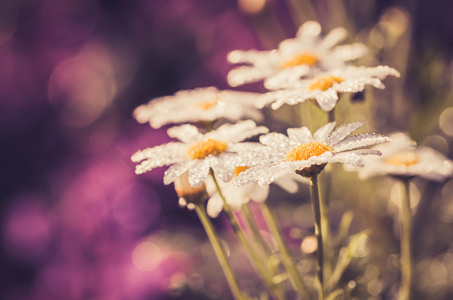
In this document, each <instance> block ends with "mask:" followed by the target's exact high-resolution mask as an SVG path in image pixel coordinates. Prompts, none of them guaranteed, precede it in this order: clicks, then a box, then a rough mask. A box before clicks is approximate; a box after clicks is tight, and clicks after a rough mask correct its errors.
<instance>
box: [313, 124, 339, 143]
mask: <svg viewBox="0 0 453 300" xmlns="http://www.w3.org/2000/svg"><path fill="white" fill-rule="evenodd" d="M336 124H337V123H336V122H330V123H328V124H326V125H324V126H322V127H321V128H319V129H318V130H316V132H315V133H314V134H313V138H314V139H315V141H318V142H322V141H325V140H326V139H327V137H328V136H329V134H330V133H331V132H332V130H333V129H334V128H335V126H336Z"/></svg>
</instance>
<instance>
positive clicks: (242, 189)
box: [207, 167, 306, 218]
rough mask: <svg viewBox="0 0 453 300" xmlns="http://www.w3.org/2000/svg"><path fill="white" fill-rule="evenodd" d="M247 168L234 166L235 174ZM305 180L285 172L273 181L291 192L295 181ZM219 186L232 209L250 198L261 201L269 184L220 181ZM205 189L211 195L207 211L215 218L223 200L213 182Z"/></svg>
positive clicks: (264, 197)
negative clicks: (240, 183) (236, 183)
mask: <svg viewBox="0 0 453 300" xmlns="http://www.w3.org/2000/svg"><path fill="white" fill-rule="evenodd" d="M247 169H248V168H247V167H236V169H235V175H236V176H237V175H239V174H240V173H241V172H243V171H245V170H247ZM305 181H306V179H304V178H303V177H301V176H298V175H296V174H287V175H285V176H283V177H281V178H278V179H277V180H276V181H275V184H277V185H278V186H280V187H281V188H282V189H283V190H285V191H287V192H288V193H292V194H293V193H295V192H297V190H298V188H299V186H298V184H297V182H305ZM209 182H210V181H208V183H209ZM220 188H221V190H222V194H223V195H224V196H225V199H226V201H227V203H228V205H229V206H230V207H231V208H232V209H233V210H239V209H240V208H241V206H242V205H243V204H246V203H248V202H249V201H250V200H253V201H255V202H257V203H263V202H264V201H266V199H267V196H268V195H269V185H266V186H260V185H258V184H257V183H255V182H252V183H250V184H247V185H242V186H235V185H233V184H232V183H231V182H224V183H220ZM207 190H208V193H209V194H210V195H211V197H210V198H209V201H208V205H207V213H208V215H209V216H210V217H211V218H216V217H217V216H218V215H219V213H220V212H221V211H222V209H223V200H222V197H221V196H220V194H219V193H218V192H217V190H216V187H215V185H214V184H207Z"/></svg>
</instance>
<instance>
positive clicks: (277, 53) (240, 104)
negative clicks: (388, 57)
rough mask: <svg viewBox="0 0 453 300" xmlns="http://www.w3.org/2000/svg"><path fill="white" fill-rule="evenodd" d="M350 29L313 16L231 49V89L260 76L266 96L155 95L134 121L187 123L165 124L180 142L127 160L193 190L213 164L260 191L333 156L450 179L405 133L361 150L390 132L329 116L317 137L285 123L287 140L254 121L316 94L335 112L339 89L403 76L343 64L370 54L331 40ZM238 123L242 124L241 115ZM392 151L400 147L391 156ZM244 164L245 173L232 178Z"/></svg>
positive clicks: (204, 91) (377, 168) (218, 172)
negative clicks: (268, 38)
mask: <svg viewBox="0 0 453 300" xmlns="http://www.w3.org/2000/svg"><path fill="white" fill-rule="evenodd" d="M346 34H347V33H346V30H345V29H344V28H335V29H334V30H332V31H331V32H330V33H328V34H327V35H326V36H324V37H322V36H321V26H320V25H319V23H317V22H314V21H309V22H306V23H304V24H303V25H302V26H301V27H300V29H299V31H298V32H297V36H296V37H295V38H293V39H287V40H284V41H282V42H281V43H280V44H279V46H278V49H275V50H270V51H256V50H249V51H242V50H235V51H232V52H230V53H229V55H228V61H229V62H231V63H236V64H242V65H241V66H239V67H237V68H235V69H233V70H232V71H231V72H230V73H229V75H228V82H229V83H230V85H231V86H238V85H241V84H245V83H248V82H253V81H259V80H263V82H264V86H265V87H266V88H267V89H269V90H270V91H269V92H268V93H265V94H258V93H249V92H238V91H233V90H218V89H217V88H215V87H207V88H197V89H194V90H185V91H179V92H177V93H176V94H174V95H172V96H164V97H161V98H157V99H152V100H151V101H149V103H147V104H145V105H141V106H139V107H138V108H136V110H135V111H134V117H135V118H136V119H137V121H138V122H140V123H147V122H149V124H150V125H151V126H152V127H153V128H159V127H161V126H163V125H167V124H184V123H191V124H192V125H189V124H184V125H181V126H177V127H173V128H170V129H169V130H168V135H169V136H170V137H173V138H176V139H178V140H179V141H180V142H172V143H169V144H166V145H161V146H158V147H154V148H148V149H145V150H142V151H138V152H137V153H135V154H134V155H133V156H132V160H133V161H134V162H139V163H140V164H139V165H138V166H137V168H136V173H137V174H141V173H144V172H147V171H150V170H152V169H153V168H156V167H161V166H165V165H170V166H171V167H170V168H169V169H168V170H167V171H166V172H165V176H164V183H165V184H170V183H172V182H174V181H175V180H176V179H177V178H179V177H181V176H182V175H184V174H185V173H188V181H189V184H190V186H191V187H194V188H197V187H199V186H200V185H202V184H203V183H204V182H205V181H206V179H207V178H208V174H209V172H210V170H213V171H214V174H215V176H217V177H218V178H220V179H221V180H222V181H223V182H231V181H232V180H233V178H234V180H233V181H232V183H234V185H236V186H243V185H247V184H251V183H253V182H257V183H258V184H259V185H261V186H263V187H265V186H266V185H268V184H270V183H272V182H274V181H276V180H278V179H280V178H281V177H282V176H285V175H287V174H296V173H297V174H301V175H303V176H307V177H309V176H311V174H314V173H313V171H311V170H310V166H318V169H319V168H321V167H322V166H324V165H325V164H327V163H329V162H332V163H333V162H340V163H346V164H351V165H353V166H358V167H363V166H365V165H368V166H369V167H365V168H362V171H361V172H360V174H361V176H362V177H367V176H370V175H375V174H396V175H400V176H404V175H405V174H406V175H407V176H415V175H421V176H422V177H429V178H431V179H442V178H444V177H446V176H449V175H451V174H452V172H453V171H452V170H453V167H452V165H451V162H450V161H449V160H446V158H445V157H444V156H443V155H442V154H439V153H437V152H435V151H434V150H429V153H431V155H430V156H429V157H428V156H427V155H426V154H425V153H426V151H424V150H417V149H415V148H414V147H413V143H412V142H410V139H409V138H406V139H405V140H404V141H405V143H404V144H403V145H402V142H401V141H400V139H398V140H397V141H396V143H395V145H393V144H386V145H385V146H383V147H380V148H379V149H366V150H364V149H362V150H358V148H362V147H365V146H371V145H375V144H379V143H383V142H389V141H390V138H388V137H385V136H382V135H378V134H360V135H355V136H352V137H348V135H349V134H351V133H352V132H353V131H355V130H356V129H358V128H359V127H360V126H361V125H362V124H363V123H362V122H354V123H349V124H344V125H342V126H340V127H338V128H335V127H336V124H335V122H331V123H329V124H327V125H325V126H324V127H322V128H320V129H318V130H317V131H316V132H315V133H314V134H313V135H312V134H311V133H310V131H309V130H308V128H306V127H301V128H290V129H288V130H287V136H285V135H284V134H281V133H268V129H267V128H266V127H264V126H256V124H255V122H257V123H260V122H263V121H266V120H264V118H263V114H262V112H261V110H260V109H261V108H263V107H264V106H268V105H270V106H271V107H272V109H278V108H280V107H281V106H282V105H284V104H287V105H295V104H297V103H300V102H304V101H306V100H312V101H314V102H315V103H316V104H317V105H318V106H319V107H320V108H321V109H322V110H324V111H326V112H328V111H331V110H333V109H334V108H335V105H336V103H337V101H338V99H339V95H340V94H341V93H345V92H347V93H357V92H361V91H363V90H364V89H365V86H366V85H371V86H373V87H376V88H384V85H383V83H382V80H383V79H384V78H385V77H387V76H389V75H391V76H396V77H398V76H399V73H398V71H396V70H395V69H393V68H391V67H388V66H377V67H362V66H359V67H357V66H352V65H350V64H348V63H349V62H350V61H352V60H355V59H357V58H359V57H361V56H363V55H364V54H366V52H367V49H366V47H365V46H364V45H363V44H361V43H354V44H349V45H337V44H338V43H339V42H341V41H342V40H344V39H345V38H346ZM220 119H225V120H227V121H230V122H237V123H236V124H233V125H231V124H225V125H222V126H220V127H218V128H217V129H215V130H211V131H209V132H207V133H205V132H204V131H203V130H202V129H200V128H201V127H205V125H206V124H214V123H215V122H216V121H218V120H220ZM244 119H247V120H245V121H240V120H244ZM200 125H202V126H200ZM259 134H265V135H262V136H260V138H259V141H260V143H252V142H243V141H244V140H246V139H249V138H251V137H253V136H255V135H259ZM380 151H384V152H383V153H384V156H382V158H378V159H376V158H375V157H373V158H369V157H367V158H366V161H369V163H367V164H365V160H364V157H363V156H364V155H369V154H372V155H379V154H380ZM395 151H396V152H397V153H393V152H395ZM389 152H392V153H391V154H389ZM408 153H410V154H408ZM408 156H410V157H413V158H412V159H410V158H408ZM426 158H427V159H426ZM425 159H426V160H425ZM433 159H434V162H433ZM240 169H241V170H245V171H244V172H242V173H241V174H238V176H237V175H236V176H235V172H236V173H237V172H238V170H240ZM427 174H429V175H427ZM280 181H281V180H280Z"/></svg>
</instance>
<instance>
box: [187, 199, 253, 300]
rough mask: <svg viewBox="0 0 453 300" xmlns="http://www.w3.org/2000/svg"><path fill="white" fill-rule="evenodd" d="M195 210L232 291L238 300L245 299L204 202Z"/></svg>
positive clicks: (197, 205)
mask: <svg viewBox="0 0 453 300" xmlns="http://www.w3.org/2000/svg"><path fill="white" fill-rule="evenodd" d="M195 211H196V212H197V215H198V217H199V218H200V221H201V224H203V227H204V229H205V231H206V234H207V235H208V238H209V241H210V242H211V245H212V248H214V252H215V254H216V256H217V259H218V260H219V263H220V266H221V267H222V270H223V273H224V274H225V277H226V280H227V282H228V285H229V286H230V289H231V293H232V294H233V297H234V299H236V300H245V297H243V295H242V292H241V290H240V289H239V285H238V282H237V280H236V277H235V276H234V273H233V270H232V269H231V266H230V264H229V262H228V258H227V255H226V253H225V250H224V248H223V245H222V243H221V242H220V239H219V238H218V236H217V234H216V232H215V231H214V227H213V226H212V223H211V221H210V220H209V218H208V216H207V214H206V210H205V208H204V206H203V204H201V203H200V204H196V206H195Z"/></svg>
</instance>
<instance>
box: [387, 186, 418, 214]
mask: <svg viewBox="0 0 453 300" xmlns="http://www.w3.org/2000/svg"><path fill="white" fill-rule="evenodd" d="M409 191H410V206H411V208H414V207H416V206H417V205H418V203H419V202H420V191H419V190H418V188H417V186H416V185H415V184H413V183H410V185H409ZM402 197H404V193H403V187H402V186H401V184H399V183H395V184H394V185H393V187H392V190H391V192H390V199H392V202H393V203H394V204H395V205H396V206H398V207H401V198H402Z"/></svg>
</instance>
